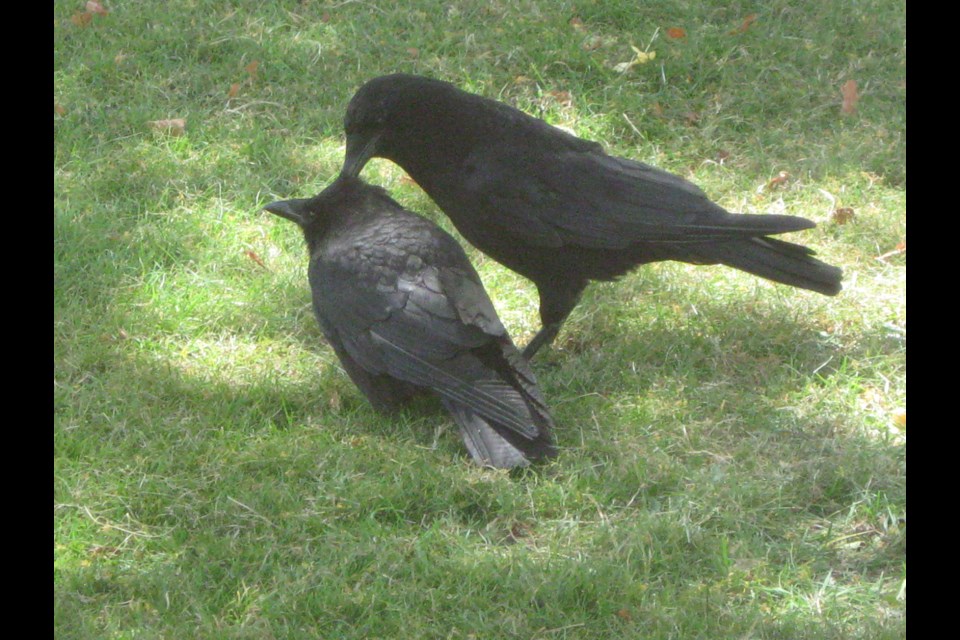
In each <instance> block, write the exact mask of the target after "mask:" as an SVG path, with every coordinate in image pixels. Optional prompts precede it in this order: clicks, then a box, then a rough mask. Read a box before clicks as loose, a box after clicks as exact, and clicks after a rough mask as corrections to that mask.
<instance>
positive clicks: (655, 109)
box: [650, 102, 663, 118]
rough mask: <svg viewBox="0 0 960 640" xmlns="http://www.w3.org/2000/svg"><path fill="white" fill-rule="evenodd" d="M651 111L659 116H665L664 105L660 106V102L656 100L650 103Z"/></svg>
mask: <svg viewBox="0 0 960 640" xmlns="http://www.w3.org/2000/svg"><path fill="white" fill-rule="evenodd" d="M650 113H652V114H653V115H654V116H655V117H657V118H662V117H663V107H661V106H660V103H659V102H654V103H653V104H652V105H650Z"/></svg>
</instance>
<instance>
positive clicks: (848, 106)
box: [840, 80, 860, 115]
mask: <svg viewBox="0 0 960 640" xmlns="http://www.w3.org/2000/svg"><path fill="white" fill-rule="evenodd" d="M840 94H841V95H842V96H843V106H841V107H840V111H841V113H843V114H845V115H849V114H851V113H853V112H854V111H856V110H857V102H858V101H859V100H860V94H859V93H858V92H857V81H856V80H847V81H846V82H844V83H843V86H842V87H840Z"/></svg>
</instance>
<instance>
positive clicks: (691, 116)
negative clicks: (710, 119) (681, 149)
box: [683, 111, 700, 127]
mask: <svg viewBox="0 0 960 640" xmlns="http://www.w3.org/2000/svg"><path fill="white" fill-rule="evenodd" d="M683 120H684V122H686V123H687V126H690V127H693V126H696V124H697V123H698V122H700V114H699V113H697V112H696V111H688V112H687V113H685V114H683Z"/></svg>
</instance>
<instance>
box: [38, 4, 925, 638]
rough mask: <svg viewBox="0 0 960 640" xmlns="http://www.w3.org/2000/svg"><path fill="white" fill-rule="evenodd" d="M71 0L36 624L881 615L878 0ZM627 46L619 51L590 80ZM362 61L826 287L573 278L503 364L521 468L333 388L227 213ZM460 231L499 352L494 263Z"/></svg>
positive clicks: (302, 631) (263, 228) (274, 245)
mask: <svg viewBox="0 0 960 640" xmlns="http://www.w3.org/2000/svg"><path fill="white" fill-rule="evenodd" d="M394 4H396V5H398V6H402V8H394ZM83 6H84V3H83V2H81V1H79V0H77V1H75V2H69V3H67V2H59V1H58V2H55V3H54V104H55V114H54V633H55V636H56V637H58V638H117V639H120V638H124V639H126V638H186V637H193V638H307V637H326V638H373V637H379V638H392V637H403V638H422V637H428V638H437V637H439V638H498V637H516V638H544V639H546V638H598V637H610V638H617V637H644V638H684V639H686V638H838V639H839V638H900V637H905V634H906V454H905V439H906V431H905V423H904V424H903V425H898V422H897V419H896V412H897V410H898V409H904V408H905V407H906V307H905V299H906V258H905V255H899V256H891V257H887V258H885V259H884V260H878V259H877V257H878V256H881V255H882V254H885V253H887V252H890V251H892V250H893V249H894V248H895V247H896V246H897V244H898V243H900V242H901V241H904V240H905V237H906V213H905V211H906V187H905V179H906V139H905V138H906V119H905V100H906V67H905V61H906V53H905V38H906V35H905V13H904V8H903V3H901V2H894V1H892V0H868V1H862V2H856V3H833V4H831V3H807V4H797V3H791V2H786V1H779V0H775V1H774V2H770V3H764V4H755V3H740V2H733V3H731V2H719V1H717V2H677V1H675V0H674V1H671V2H645V3H639V4H638V3H635V2H626V1H619V0H611V1H604V2H600V1H594V2H590V1H585V2H577V3H572V2H544V1H542V0H524V1H523V2H504V1H500V0H484V1H483V2H479V1H478V2H472V1H464V2H444V3H441V2H430V1H427V0H415V1H413V2H407V3H377V2H372V1H369V2H332V3H328V4H324V3H319V2H292V1H291V2H282V3H281V2H278V3H273V4H268V3H260V2H231V3H224V2H213V1H204V0H193V1H189V0H188V1H185V2H179V3H176V5H171V4H166V3H155V2H154V3H149V2H135V1H129V2H122V3H121V2H113V3H109V4H106V8H107V9H109V10H110V13H109V15H106V16H99V15H98V16H94V17H93V19H92V21H91V22H90V24H88V25H86V26H79V25H77V24H75V23H74V22H73V21H72V20H71V17H72V16H74V15H75V14H76V13H77V12H80V11H82V10H83ZM751 13H757V14H758V17H757V19H756V21H755V22H754V23H753V24H751V25H750V26H749V28H748V29H746V31H744V32H742V33H732V32H734V31H736V30H737V28H738V27H739V26H740V25H741V24H743V21H744V19H745V18H746V17H747V16H748V15H749V14H751ZM671 27H680V28H683V29H684V30H685V32H686V37H685V38H681V39H674V38H670V37H669V36H668V35H667V30H668V29H670V28H671ZM632 46H636V47H637V48H639V49H640V50H647V51H655V52H656V58H655V59H654V60H653V61H651V62H649V63H647V64H643V65H636V66H634V67H633V68H632V69H630V70H629V71H628V72H626V73H618V72H617V71H615V70H614V68H613V67H614V66H615V65H616V64H618V63H622V62H627V61H630V60H631V59H632V58H633V57H634V56H635V53H634V51H633V49H632V48H631V47H632ZM254 61H257V62H259V66H258V67H257V69H256V72H255V74H251V73H250V72H248V71H247V70H245V68H246V67H247V66H248V65H249V64H250V63H252V62H254ZM393 71H408V72H416V73H423V74H427V75H432V76H435V77H440V78H443V79H446V80H450V81H452V82H455V83H456V84H458V85H460V86H462V87H465V88H468V89H470V90H473V91H477V92H480V93H483V94H484V95H487V96H490V97H495V98H499V99H501V100H505V101H507V102H509V103H511V104H515V105H517V106H519V107H521V108H523V109H525V110H526V111H528V112H531V113H535V114H538V115H540V116H542V117H544V118H545V119H547V120H548V121H550V122H552V123H555V124H558V125H563V126H566V127H569V128H571V129H573V130H574V131H576V132H577V133H578V134H579V135H582V136H584V137H588V138H591V139H595V140H598V141H600V142H602V143H603V144H604V145H605V146H606V147H607V148H608V149H610V150H611V152H614V153H617V154H621V155H626V156H629V157H632V158H636V159H639V160H643V161H647V162H652V163H655V164H657V165H659V166H661V167H663V168H666V169H669V170H671V171H674V172H676V173H679V174H681V175H683V176H685V177H688V178H690V179H691V180H693V181H695V182H696V183H697V184H699V185H700V186H701V187H703V188H704V189H705V190H706V191H707V192H708V193H709V194H710V195H711V197H713V198H714V199H716V200H717V201H718V202H720V203H721V204H723V205H724V206H726V207H727V208H729V209H731V210H735V211H744V212H770V213H788V214H796V215H803V216H805V217H808V218H811V219H813V220H816V221H817V222H818V223H820V226H819V227H818V228H817V229H815V230H812V231H809V232H805V233H803V234H798V235H797V236H796V239H797V240H798V241H801V242H804V243H806V244H809V245H810V246H812V247H814V248H815V249H816V250H817V252H818V253H819V254H820V255H821V256H822V257H823V258H824V259H825V260H827V261H829V262H831V263H833V264H837V265H839V266H841V267H843V269H844V271H845V278H846V279H845V289H844V291H843V292H842V293H841V295H840V296H838V297H836V298H824V297H821V296H817V295H815V294H810V293H807V292H801V291H798V290H793V289H789V288H786V287H782V286H777V285H772V284H770V283H767V282H762V281H759V280H758V279H757V278H754V277H752V276H749V275H747V274H743V273H740V272H736V271H733V270H731V269H724V268H718V267H694V266H689V265H683V264H678V263H661V264H657V265H653V266H650V267H645V268H642V269H639V270H637V271H636V272H634V273H632V274H630V275H629V276H628V277H626V278H624V279H623V280H622V281H621V282H619V283H615V284H600V285H594V286H593V287H591V288H590V289H589V290H588V292H587V294H586V296H585V298H584V301H583V303H582V304H581V305H580V306H579V307H578V308H577V309H576V310H575V312H574V314H573V316H572V317H571V319H570V321H569V322H568V324H567V325H566V326H565V328H564V330H563V331H562V332H561V334H560V337H559V339H558V341H557V343H556V345H555V347H554V348H553V349H552V350H549V351H546V352H544V353H543V354H542V357H541V358H540V359H538V360H537V361H536V362H535V369H536V371H537V374H538V376H539V378H540V381H541V385H542V387H543V390H544V393H545V395H546V397H547V399H548V401H549V403H550V405H551V407H552V409H553V413H554V416H555V418H556V421H557V425H558V428H557V434H556V435H557V439H558V441H559V444H560V447H561V454H560V456H559V458H558V459H557V460H556V461H555V462H552V463H550V464H548V465H546V466H543V467H541V468H539V469H537V470H534V471H530V472H524V473H514V474H506V473H501V472H494V471H489V470H483V469H478V468H476V467H474V466H473V465H471V464H470V462H469V461H468V460H467V459H466V457H465V453H464V448H463V446H462V444H461V443H460V441H459V438H458V437H457V435H456V433H455V428H454V427H453V425H452V424H451V422H450V420H449V419H448V418H447V416H446V414H445V413H444V412H443V411H442V410H441V409H440V408H439V406H438V405H437V404H436V403H433V402H429V401H424V402H419V403H417V404H415V405H414V406H412V407H410V408H409V409H407V410H405V411H403V412H401V413H400V414H399V415H397V416H392V417H382V416H379V415H377V414H375V413H374V412H373V411H372V409H371V408H370V407H369V405H368V404H367V403H366V401H365V400H364V399H363V397H362V396H361V395H360V393H359V392H358V391H357V390H356V389H355V388H354V387H353V385H352V384H351V383H350V381H349V380H348V379H347V377H346V376H345V374H344V373H343V372H342V370H341V369H340V368H339V366H338V364H337V362H336V358H335V356H334V354H333V353H332V351H331V350H330V349H329V348H328V347H327V346H326V344H325V343H324V341H323V339H322V337H321V335H320V332H319V329H318V328H317V326H316V323H315V321H314V319H313V317H312V315H311V312H310V308H309V289H308V286H307V282H306V275H305V265H306V255H305V249H304V246H303V241H302V238H301V237H300V235H299V232H298V231H297V230H296V229H295V228H294V227H293V225H290V224H288V223H285V222H283V221H280V220H278V219H275V218H273V217H270V216H266V215H262V214H260V213H259V212H258V208H259V206H260V205H262V204H264V203H265V202H267V201H268V200H269V199H272V198H277V197H291V196H301V197H302V196H309V195H313V194H314V193H316V192H318V191H319V190H321V189H322V188H323V187H324V186H325V185H326V184H328V183H329V182H330V180H331V179H332V178H333V176H334V175H335V173H336V172H337V171H338V169H339V166H340V163H341V161H342V155H343V137H342V131H341V119H342V114H343V110H344V107H345V105H346V102H347V101H348V100H349V98H350V96H351V95H352V93H353V91H354V90H355V89H356V88H357V87H358V86H359V85H360V84H361V83H362V82H363V81H364V80H366V79H368V78H370V77H373V76H376V75H379V74H382V73H388V72H393ZM849 79H854V80H856V81H857V83H858V86H859V90H860V96H861V97H860V101H859V103H858V105H857V110H856V112H855V113H853V114H851V115H843V114H841V108H840V107H841V100H842V98H841V95H840V86H841V85H842V84H843V83H844V82H846V81H847V80H849ZM234 83H237V84H239V88H238V91H237V93H236V95H235V96H233V97H232V98H231V97H228V92H229V91H230V87H231V85H232V84H234ZM567 94H569V100H568V99H567V97H568V96H567ZM170 118H185V119H186V122H187V124H186V131H185V133H184V135H182V136H173V135H170V134H168V133H164V132H158V131H154V130H153V129H152V128H151V126H150V125H149V124H148V123H149V122H151V121H156V120H161V119H170ZM781 171H786V172H787V173H788V174H789V179H788V180H786V181H785V182H783V183H782V184H769V183H770V181H771V179H772V178H774V177H776V176H777V175H778V174H779V172H781ZM364 177H365V178H366V179H368V180H370V181H371V182H375V183H378V184H381V185H383V186H385V187H386V188H388V189H389V190H390V191H391V193H392V194H393V195H394V196H395V197H396V198H398V199H399V200H400V201H401V202H402V203H404V204H405V205H406V206H408V207H409V208H411V209H413V210H415V211H419V212H421V213H423V214H424V215H427V216H428V217H430V218H431V219H433V220H436V221H437V222H438V223H439V224H441V225H442V226H444V227H445V228H447V229H450V228H451V227H450V224H449V221H448V220H447V219H446V218H445V217H444V216H443V215H442V214H441V213H440V212H439V211H438V210H437V209H436V207H435V206H434V205H433V204H432V203H431V202H430V200H429V199H428V198H427V197H426V196H425V195H424V194H423V193H422V192H420V191H419V190H418V189H417V187H415V186H414V185H412V184H410V183H409V182H408V181H406V180H404V179H403V173H402V172H401V171H400V170H399V169H397V168H396V167H394V166H392V165H391V164H389V163H387V162H385V161H382V160H381V161H375V162H372V163H371V164H370V165H369V166H368V168H367V169H366V170H365V171H364ZM838 207H849V208H852V209H853V210H854V212H855V215H854V218H853V220H852V221H850V222H849V223H847V224H842V225H841V224H837V223H836V222H835V221H834V220H833V219H832V217H831V213H832V212H833V211H834V210H835V209H836V208H838ZM470 255H471V257H472V258H473V260H474V262H475V264H476V265H477V267H478V270H479V271H480V273H481V275H482V277H483V279H484V282H485V284H486V286H487V288H488V290H489V292H490V294H491V297H492V298H493V299H494V301H495V302H496V304H497V307H498V309H499V311H500V313H501V315H502V318H503V320H504V322H505V324H506V325H507V327H508V328H509V330H510V331H511V333H512V334H513V335H514V337H515V339H516V340H517V342H518V343H521V344H522V343H524V342H525V341H526V340H528V339H529V338H530V337H531V336H532V335H533V333H534V331H535V330H536V328H537V326H538V325H537V315H536V300H537V298H536V292H535V291H534V289H533V287H532V285H530V284H529V283H528V282H526V281H524V280H523V279H522V278H520V277H518V276H516V275H514V274H512V273H510V272H508V271H506V270H504V269H502V268H501V267H499V266H498V265H496V264H495V263H493V262H492V261H490V260H488V259H486V258H484V257H483V256H481V255H479V254H477V253H476V252H474V251H472V250H471V253H470ZM252 256H255V257H256V258H257V259H256V260H255V259H254V258H253V257H252ZM258 261H259V262H258ZM260 262H262V265H261V264H260Z"/></svg>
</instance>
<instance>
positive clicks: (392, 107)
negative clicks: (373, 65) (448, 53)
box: [341, 73, 456, 177]
mask: <svg viewBox="0 0 960 640" xmlns="http://www.w3.org/2000/svg"><path fill="white" fill-rule="evenodd" d="M455 91H456V89H455V88H454V87H453V85H450V84H448V83H446V82H441V81H439V80H433V79H431V78H424V77H422V76H415V75H409V74H404V73H396V74H393V75H388V76H381V77H379V78H374V79H373V80H370V81H369V82H367V83H366V84H364V85H363V86H362V87H360V88H359V89H358V90H357V92H356V94H354V96H353V98H351V100H350V104H349V105H347V113H346V115H345V116H344V119H343V128H344V131H346V134H347V153H346V159H345V160H344V163H343V169H342V170H341V174H342V175H345V176H351V177H356V176H358V175H359V174H360V171H361V170H362V169H363V167H364V165H366V163H367V161H369V160H370V159H371V158H376V157H383V158H389V159H391V160H394V161H397V159H398V158H397V157H396V156H397V155H403V154H404V153H405V152H407V151H412V149H411V148H410V147H411V144H415V141H417V140H425V139H428V138H430V137H431V135H430V133H429V132H430V131H431V130H432V129H434V128H435V127H436V125H437V117H438V115H439V112H440V111H439V109H440V108H441V107H442V103H443V101H444V100H443V98H445V97H446V96H447V94H449V93H450V92H455Z"/></svg>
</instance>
